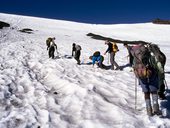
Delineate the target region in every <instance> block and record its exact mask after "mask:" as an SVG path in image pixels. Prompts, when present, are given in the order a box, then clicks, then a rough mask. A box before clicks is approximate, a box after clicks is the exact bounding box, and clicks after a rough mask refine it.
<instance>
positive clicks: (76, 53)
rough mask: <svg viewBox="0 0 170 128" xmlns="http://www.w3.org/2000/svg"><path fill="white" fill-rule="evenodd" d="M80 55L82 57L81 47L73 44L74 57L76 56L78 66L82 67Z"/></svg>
mask: <svg viewBox="0 0 170 128" xmlns="http://www.w3.org/2000/svg"><path fill="white" fill-rule="evenodd" d="M80 55H81V46H80V45H76V44H75V43H73V44H72V56H74V58H75V60H76V61H77V64H78V65H80Z"/></svg>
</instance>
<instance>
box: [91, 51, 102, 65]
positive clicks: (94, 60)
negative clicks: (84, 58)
mask: <svg viewBox="0 0 170 128" xmlns="http://www.w3.org/2000/svg"><path fill="white" fill-rule="evenodd" d="M89 59H91V60H92V64H93V66H94V64H97V66H98V67H99V68H104V65H103V61H104V57H103V56H102V55H100V52H99V51H96V52H95V53H94V54H93V56H90V57H89Z"/></svg>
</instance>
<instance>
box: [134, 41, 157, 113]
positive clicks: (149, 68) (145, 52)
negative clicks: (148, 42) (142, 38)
mask: <svg viewBox="0 0 170 128" xmlns="http://www.w3.org/2000/svg"><path fill="white" fill-rule="evenodd" d="M131 54H132V55H133V57H134V59H133V69H134V73H135V75H136V77H137V78H138V80H139V84H140V86H141V87H142V91H143V92H144V98H145V103H146V111H147V115H148V116H153V115H154V114H157V115H159V114H160V110H159V104H158V94H157V91H158V73H157V71H156V69H155V68H154V66H153V65H152V63H151V60H152V56H151V54H150V51H149V49H148V48H147V47H146V46H145V45H144V44H139V45H135V46H133V47H132V49H131ZM151 97H152V98H151ZM151 99H152V103H151Z"/></svg>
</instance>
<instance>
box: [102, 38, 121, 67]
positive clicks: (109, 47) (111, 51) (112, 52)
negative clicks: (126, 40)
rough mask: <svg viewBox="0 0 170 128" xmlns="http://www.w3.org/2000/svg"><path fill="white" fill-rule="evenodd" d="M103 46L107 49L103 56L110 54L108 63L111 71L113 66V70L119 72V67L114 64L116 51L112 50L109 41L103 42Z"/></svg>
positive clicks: (111, 44)
mask: <svg viewBox="0 0 170 128" xmlns="http://www.w3.org/2000/svg"><path fill="white" fill-rule="evenodd" d="M105 44H106V45H108V48H107V50H106V52H105V53H104V55H106V53H107V52H108V53H110V63H111V70H114V69H115V68H114V66H116V69H115V70H120V67H119V65H118V64H117V63H116V61H115V54H116V52H117V50H114V48H113V43H111V42H110V41H108V40H107V41H105Z"/></svg>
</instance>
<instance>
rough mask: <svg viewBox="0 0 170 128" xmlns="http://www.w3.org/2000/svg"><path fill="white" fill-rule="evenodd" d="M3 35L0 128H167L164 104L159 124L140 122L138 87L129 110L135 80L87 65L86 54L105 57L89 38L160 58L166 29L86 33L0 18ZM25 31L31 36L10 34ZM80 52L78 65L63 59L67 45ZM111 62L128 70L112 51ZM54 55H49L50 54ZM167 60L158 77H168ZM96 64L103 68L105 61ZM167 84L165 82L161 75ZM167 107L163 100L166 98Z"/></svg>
mask: <svg viewBox="0 0 170 128" xmlns="http://www.w3.org/2000/svg"><path fill="white" fill-rule="evenodd" d="M0 21H4V22H7V23H10V25H11V27H10V28H3V29H2V30H1V31H0V37H1V38H0V64H1V66H0V69H1V70H0V72H1V73H0V85H1V86H0V110H1V111H0V127H9V128H25V127H27V128H37V127H38V126H40V127H42V128H66V127H68V128H93V127H94V128H157V127H161V128H167V127H170V121H169V119H168V118H169V117H168V116H169V115H168V114H166V112H167V113H169V111H170V110H169V108H167V107H168V105H169V103H168V101H162V102H160V105H161V109H163V111H165V114H166V115H167V118H164V119H161V118H159V117H157V116H154V117H152V118H148V117H147V115H146V111H145V103H144V99H143V93H142V91H141V88H140V87H139V86H138V90H137V110H135V109H134V108H135V76H134V74H133V72H130V70H131V69H130V68H129V67H125V68H124V70H123V71H112V70H102V69H99V68H97V67H94V68H93V67H92V65H88V64H87V63H88V62H90V60H89V59H88V57H89V56H90V55H92V54H93V52H94V51H96V50H99V51H101V52H102V53H103V52H104V51H105V50H106V49H107V46H106V45H104V42H103V41H98V40H94V39H91V38H90V37H88V36H86V34H87V33H90V32H92V33H96V34H99V35H103V36H106V37H113V38H118V39H122V40H143V41H148V42H154V43H157V44H159V46H160V47H161V49H162V50H163V51H164V53H165V54H166V55H167V56H168V55H169V54H170V53H169V50H168V47H169V41H170V37H169V31H170V26H166V25H154V24H151V23H146V24H117V25H93V24H83V23H76V22H69V21H60V20H51V19H43V18H36V17H25V16H17V15H9V14H2V13H0ZM23 28H30V29H32V30H33V32H32V33H33V34H27V33H22V32H20V31H18V30H21V29H23ZM49 36H52V37H56V44H57V46H58V52H59V57H58V58H56V59H54V60H52V59H49V58H48V52H47V50H46V45H45V40H46V39H47V38H48V37H49ZM74 42H75V43H78V44H80V45H81V46H82V54H81V61H82V65H76V61H75V60H74V59H68V58H67V57H66V56H70V55H71V46H72V43H74ZM118 46H119V49H120V51H119V52H118V53H117V55H116V61H117V62H118V64H119V65H121V66H124V65H126V64H127V63H128V60H127V59H126V55H127V51H126V49H125V48H124V47H123V46H122V45H121V44H118ZM55 55H57V53H55ZM169 61H170V60H169V58H167V65H166V67H165V70H166V71H167V72H168V71H169V70H170V66H169ZM104 64H106V65H108V66H109V64H108V56H105V60H104ZM166 80H167V83H169V81H170V76H169V74H166ZM167 97H168V99H169V94H167Z"/></svg>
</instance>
